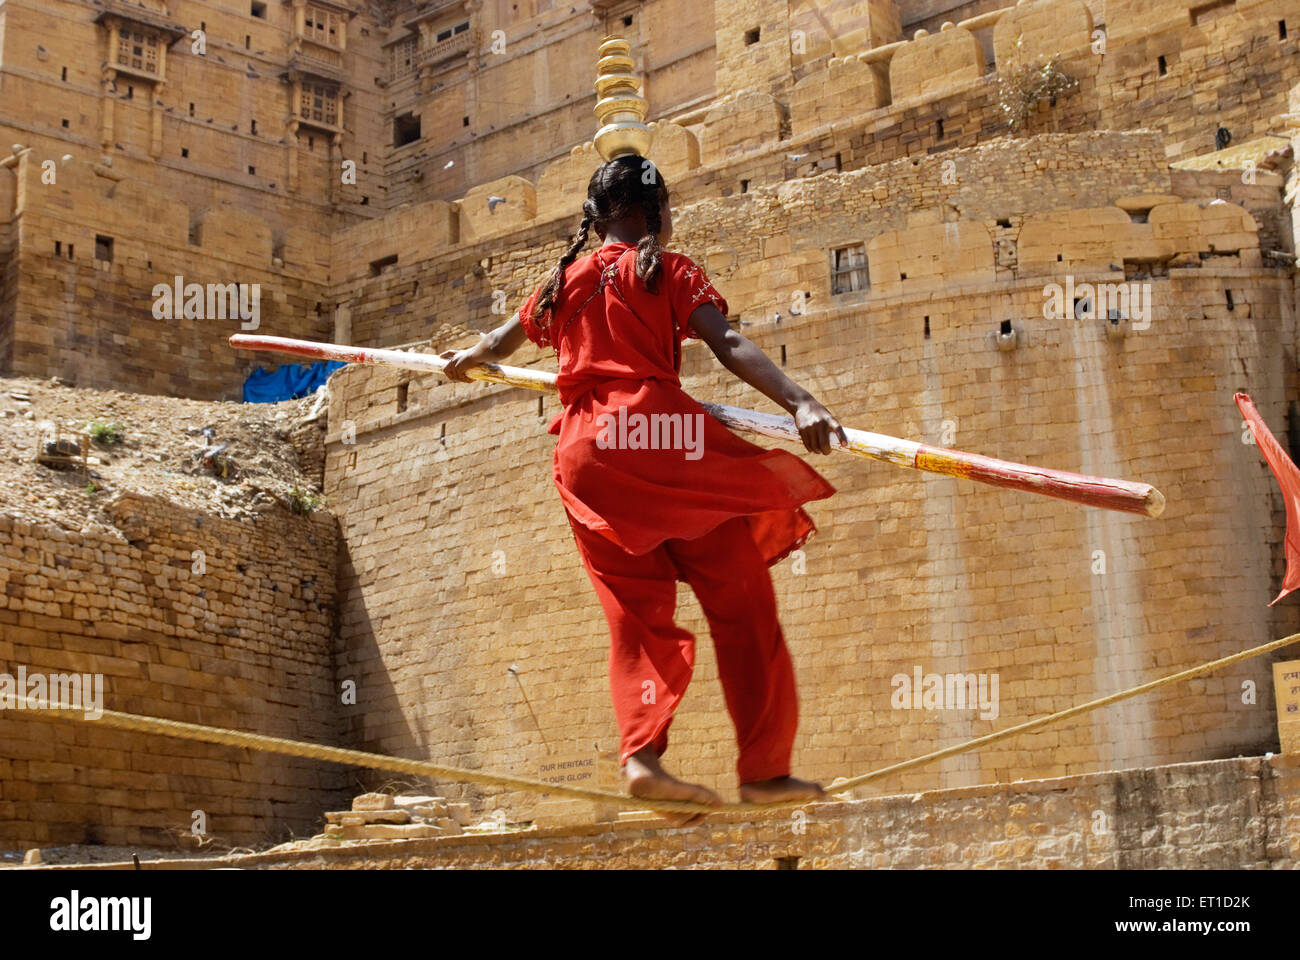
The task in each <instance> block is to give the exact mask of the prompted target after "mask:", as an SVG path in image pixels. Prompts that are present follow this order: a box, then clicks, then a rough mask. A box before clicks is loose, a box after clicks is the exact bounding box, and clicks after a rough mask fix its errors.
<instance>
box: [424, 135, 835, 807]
mask: <svg viewBox="0 0 1300 960" xmlns="http://www.w3.org/2000/svg"><path fill="white" fill-rule="evenodd" d="M592 229H594V230H595V231H596V234H597V236H599V237H600V239H601V240H602V241H603V243H602V244H601V246H600V247H599V248H598V249H597V250H595V251H594V252H593V253H591V254H589V255H587V256H584V257H581V258H579V256H578V254H579V253H581V252H582V249H583V247H585V246H586V244H587V240H588V235H589V233H590V231H591V230H592ZM672 232H673V228H672V211H671V209H670V207H669V202H668V189H667V186H666V184H664V182H663V179H662V177H661V176H659V174H658V171H657V170H655V169H654V167H653V165H651V164H650V162H649V161H648V160H644V159H643V158H641V157H639V156H636V155H629V156H622V157H617V158H615V159H614V160H612V161H610V162H609V163H606V164H603V165H602V166H601V167H600V168H598V169H597V170H596V172H595V173H594V174H593V175H592V177H591V181H590V183H589V184H588V186H587V199H586V202H585V203H583V205H582V222H581V224H580V225H579V227H578V232H577V234H576V235H575V236H574V239H573V244H572V246H570V247H569V249H568V251H567V252H566V253H565V254H564V256H563V257H561V258H560V262H559V263H558V264H557V265H556V267H555V269H554V270H553V271H552V272H551V274H550V276H549V278H548V279H547V280H546V281H545V282H544V283H542V284H541V285H540V286H539V287H538V288H537V289H536V290H535V291H534V292H533V294H532V296H530V297H529V298H528V300H527V301H526V302H525V303H524V305H523V307H522V308H520V310H519V312H518V313H517V314H516V315H515V316H514V317H512V318H511V319H510V320H509V321H508V322H506V323H505V324H503V325H502V326H500V327H498V328H497V329H496V330H493V331H492V332H491V333H489V334H487V335H486V336H484V337H483V339H482V340H481V341H480V342H479V343H478V344H477V345H476V346H474V347H472V348H470V349H468V350H460V351H448V352H447V353H444V354H443V357H444V358H447V359H448V360H449V362H448V364H447V366H446V370H445V372H446V374H447V376H448V377H450V378H451V379H453V380H461V381H466V382H468V381H469V379H470V378H469V376H468V375H467V373H466V371H467V370H469V368H471V367H474V366H477V365H478V364H481V363H489V362H497V361H500V360H504V359H505V358H506V357H508V356H509V355H510V354H512V353H513V352H514V351H515V350H516V349H518V348H519V347H520V346H521V345H522V344H523V341H524V339H525V338H527V339H529V340H531V341H532V342H533V343H535V344H537V345H538V346H540V347H553V348H554V349H555V351H556V354H557V357H558V361H559V374H558V387H559V394H560V402H561V404H562V405H563V410H562V412H561V413H559V414H558V415H557V416H556V417H555V419H553V420H552V421H551V424H550V432H551V433H553V434H558V435H559V440H558V442H557V444H556V447H555V456H554V470H553V473H554V479H555V486H556V488H557V489H558V490H559V493H560V500H561V501H562V503H563V505H564V509H565V513H566V514H567V515H568V521H569V526H570V527H571V529H572V531H573V535H574V539H575V541H576V542H577V546H578V552H579V555H580V556H581V558H582V562H583V564H584V566H585V567H586V569H587V573H588V576H589V577H590V578H591V583H592V586H593V587H594V588H595V591H596V595H597V597H598V598H599V599H600V603H601V606H602V608H603V609H604V612H605V617H606V619H607V621H608V623H609V631H610V653H609V676H610V687H611V690H612V693H613V700H614V712H615V715H616V717H617V719H618V727H619V732H620V735H621V741H622V742H621V747H620V762H621V764H622V768H623V775H624V778H625V782H626V787H627V789H628V792H629V793H631V794H632V795H633V796H636V797H642V798H655V799H667V800H690V801H695V802H698V803H703V804H708V805H717V804H719V803H721V802H722V801H721V799H720V798H719V797H718V796H717V795H716V794H715V793H714V792H713V791H711V790H709V789H707V788H705V787H703V786H700V785H697V784H690V783H685V782H683V781H681V780H678V779H676V778H675V777H673V776H671V775H670V774H669V773H668V772H667V771H666V770H664V768H663V765H662V763H661V760H660V758H661V757H662V756H663V754H664V751H665V750H666V749H667V747H668V727H669V725H670V724H671V722H672V718H673V713H674V711H675V710H676V708H677V705H678V703H679V702H680V701H681V698H682V695H683V694H684V693H685V691H686V686H687V684H688V683H689V681H690V679H691V672H692V668H693V666H694V659H695V642H694V637H693V636H692V635H691V634H690V633H689V632H687V631H686V630H683V629H681V628H680V627H678V626H677V625H676V623H675V622H674V613H675V607H676V600H677V594H676V590H677V581H678V580H680V581H682V582H684V583H687V584H689V585H690V587H691V589H692V590H693V591H694V592H695V596H696V597H697V598H698V599H699V601H700V606H701V608H702V609H703V611H704V616H705V618H706V619H707V621H708V624H709V633H710V636H711V637H712V639H713V642H714V647H715V650H716V653H717V660H718V674H719V677H720V679H721V682H722V689H723V693H724V695H725V699H726V703H727V709H728V712H729V713H730V714H731V719H732V721H733V723H734V724H735V728H736V740H737V744H738V747H739V759H738V763H737V773H738V775H739V780H740V796H741V799H742V800H745V801H748V802H752V803H774V802H779V801H788V800H795V801H798V800H817V799H822V798H824V796H825V795H824V794H823V792H822V789H821V787H820V786H819V785H817V784H815V783H810V782H807V781H804V780H797V779H795V778H793V777H791V776H790V754H791V750H792V748H793V744H794V735H795V727H796V725H797V723H798V702H797V697H796V693H795V681H794V670H793V667H792V665H791V661H790V654H789V652H788V651H787V649H786V645H785V639H784V636H783V634H782V631H781V624H780V622H779V621H778V619H777V609H776V600H775V595H774V593H773V589H772V579H771V575H770V574H769V572H768V566H769V565H771V564H773V563H776V562H777V561H778V560H781V559H782V558H784V557H785V556H787V555H788V554H789V553H790V552H791V551H792V550H794V549H796V548H797V547H799V546H801V545H802V544H803V543H804V542H805V541H806V540H807V539H808V538H809V537H810V536H811V535H812V534H813V533H814V532H815V530H816V528H815V526H814V525H813V522H812V520H811V518H809V516H808V514H807V513H806V512H805V511H804V509H803V506H802V505H803V504H804V503H806V502H808V501H810V500H821V499H824V498H826V497H829V496H831V495H832V494H834V493H835V488H834V487H832V486H831V484H830V483H828V482H827V481H826V480H825V479H824V478H822V476H821V475H820V474H818V473H817V471H815V470H814V469H813V468H812V467H810V466H809V465H808V464H806V463H804V461H803V460H801V459H800V458H799V457H797V456H795V455H794V454H792V453H788V452H786V451H783V450H767V449H764V448H762V447H759V446H756V445H754V444H752V443H749V442H748V441H746V440H742V439H741V438H740V437H738V436H736V435H735V434H733V433H732V432H731V431H730V430H728V429H727V428H726V427H724V426H723V425H722V424H721V423H719V422H718V421H717V420H715V419H714V418H713V417H711V416H709V415H708V414H707V413H705V412H704V409H703V407H701V406H700V405H699V404H698V403H697V402H696V401H695V400H693V399H692V398H691V397H690V396H688V395H687V394H686V393H685V392H684V391H683V390H682V387H681V380H680V379H679V371H680V369H681V342H682V341H683V340H684V339H685V338H687V337H698V338H699V339H701V340H703V341H704V342H705V343H706V344H708V346H709V348H710V349H711V350H712V351H713V353H714V355H715V356H716V357H717V358H718V360H719V361H720V362H721V363H722V365H723V366H724V367H726V368H727V369H728V370H730V371H731V372H732V373H734V374H735V375H736V376H738V377H739V378H740V379H742V380H744V381H745V382H746V383H748V384H750V385H751V386H752V387H754V388H755V389H757V390H759V391H761V392H762V393H764V394H766V395H767V396H768V397H770V398H771V399H772V400H773V401H775V402H776V403H778V404H780V405H781V406H782V407H784V408H785V409H786V410H787V411H788V412H789V413H790V414H791V415H792V416H793V417H794V420H795V423H796V425H797V426H798V428H799V434H800V436H801V438H802V439H803V442H804V446H805V447H807V448H808V449H809V450H810V451H813V452H816V453H822V454H828V453H830V452H831V436H832V434H835V435H837V436H838V437H839V439H840V441H841V442H844V443H847V442H848V441H847V438H846V437H845V435H844V431H843V429H842V428H841V427H840V425H839V423H838V422H837V421H836V420H835V418H834V417H832V416H831V414H830V412H829V411H828V410H827V409H826V408H825V407H824V406H822V405H821V404H820V403H818V402H817V400H816V399H814V398H813V396H812V395H811V394H810V393H809V392H808V391H807V390H804V389H803V388H802V387H800V386H799V385H798V384H796V383H794V382H793V381H791V380H790V379H789V378H788V377H786V376H785V374H783V373H782V372H781V370H780V369H779V368H778V367H777V366H776V365H775V364H773V363H772V361H771V360H769V359H768V358H767V356H766V355H764V354H763V352H762V351H761V350H759V349H758V347H756V346H755V345H754V344H753V343H752V342H750V341H749V340H748V339H746V338H745V337H743V336H742V335H741V334H740V333H739V332H737V331H736V330H733V329H732V328H731V326H730V324H728V322H727V302H726V301H725V300H724V299H723V298H722V296H721V295H720V294H719V293H718V291H717V290H716V289H714V287H713V284H712V283H711V282H710V281H709V278H708V277H707V276H706V275H705V273H704V271H703V270H702V269H701V268H700V267H699V266H698V265H697V264H696V263H694V262H693V261H692V260H691V259H690V258H689V257H686V256H683V255H682V254H680V253H672V252H669V251H667V250H665V249H663V248H664V246H665V245H666V244H667V243H668V242H669V240H670V239H671V238H672ZM637 415H640V416H639V417H638V416H637ZM656 415H658V418H657V417H656ZM623 418H625V419H623ZM647 422H648V423H651V424H660V425H663V424H671V425H672V430H671V431H670V430H669V429H668V428H667V427H665V428H664V429H663V430H662V433H661V435H660V437H659V439H661V438H663V437H669V438H671V439H672V440H673V441H674V442H672V443H667V444H661V443H655V442H654V441H653V440H651V439H650V438H648V437H646V435H645V432H644V430H643V431H642V433H641V435H640V437H638V436H637V432H636V428H635V426H634V428H633V429H632V430H628V429H627V425H628V424H632V425H635V424H637V423H641V424H645V423H647ZM673 431H675V432H673ZM654 436H655V433H654V427H653V426H652V428H651V431H650V437H654ZM665 446H667V447H672V449H664V447H665ZM679 819H681V818H679ZM694 819H697V818H695V817H691V818H686V819H685V822H691V821H693V820H694Z"/></svg>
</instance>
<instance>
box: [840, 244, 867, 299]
mask: <svg viewBox="0 0 1300 960" xmlns="http://www.w3.org/2000/svg"><path fill="white" fill-rule="evenodd" d="M870 289H871V282H870V275H869V274H868V272H867V245H866V244H865V243H858V244H854V245H853V246H851V247H837V248H835V249H834V250H832V251H831V293H851V292H852V291H855V290H870Z"/></svg>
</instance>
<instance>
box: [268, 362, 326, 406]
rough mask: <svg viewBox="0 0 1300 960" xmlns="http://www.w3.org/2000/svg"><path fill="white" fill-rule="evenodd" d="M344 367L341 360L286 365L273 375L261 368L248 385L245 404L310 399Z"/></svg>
mask: <svg viewBox="0 0 1300 960" xmlns="http://www.w3.org/2000/svg"><path fill="white" fill-rule="evenodd" d="M341 366H343V361H341V360H317V361H316V362H315V363H282V364H280V366H278V367H276V368H275V369H274V370H271V371H269V372H268V371H266V370H263V369H262V368H261V367H258V368H257V369H256V370H254V371H253V372H252V373H250V374H249V375H248V379H247V380H245V381H244V402H245V403H277V402H279V401H281V400H297V399H298V398H299V397H305V396H308V395H310V394H313V393H315V392H316V391H317V390H318V389H319V388H320V386H321V384H323V383H324V382H325V381H326V380H327V379H328V378H329V375H330V374H331V373H333V372H334V371H335V370H337V369H338V368H339V367H341Z"/></svg>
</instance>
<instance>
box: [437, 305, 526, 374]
mask: <svg viewBox="0 0 1300 960" xmlns="http://www.w3.org/2000/svg"><path fill="white" fill-rule="evenodd" d="M527 339H528V335H527V334H526V333H525V332H524V326H523V324H521V323H520V322H519V314H517V313H516V314H515V315H514V316H513V317H511V318H510V319H509V320H507V321H506V322H505V323H503V324H501V326H499V327H497V328H496V329H495V330H493V331H492V332H491V333H486V334H484V335H483V339H481V340H480V341H479V342H478V343H476V344H475V345H474V346H472V347H470V348H469V349H467V350H448V351H447V352H445V353H442V354H439V356H441V357H442V359H444V360H447V361H448V363H447V366H445V367H443V370H442V372H443V373H444V374H446V375H447V377H448V378H449V379H451V380H459V381H461V382H462V383H469V382H470V376H469V374H468V373H467V372H466V371H468V370H469V368H470V367H477V366H479V365H480V364H484V363H496V362H497V361H498V360H504V359H505V358H506V357H508V356H510V354H512V353H514V352H515V351H516V350H518V349H519V348H520V347H521V346H523V343H524V341H525V340H527Z"/></svg>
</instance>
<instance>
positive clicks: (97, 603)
mask: <svg viewBox="0 0 1300 960" xmlns="http://www.w3.org/2000/svg"><path fill="white" fill-rule="evenodd" d="M110 516H111V518H112V522H113V525H112V526H107V525H101V524H97V523H92V524H89V525H88V526H87V527H86V528H84V529H82V530H76V529H69V528H66V527H62V526H58V525H56V524H53V523H51V522H49V521H48V520H44V521H38V520H29V519H24V518H23V517H22V516H16V515H4V516H0V672H2V673H5V674H8V675H9V676H10V677H16V676H17V671H18V668H19V667H24V668H25V669H26V672H27V674H28V675H29V676H31V675H33V674H36V673H42V674H46V675H49V674H55V673H65V674H66V673H89V674H100V675H102V683H103V692H104V702H103V704H102V706H104V707H106V708H107V709H113V710H118V711H124V712H128V713H137V714H144V715H147V716H157V717H164V718H169V719H173V720H184V721H188V722H192V723H202V724H209V725H213V726H221V727H230V728H233V729H237V730H250V731H253V732H257V733H267V734H271V735H272V736H281V737H289V738H295V739H302V740H308V741H316V742H324V743H330V742H334V740H335V736H336V733H337V729H338V726H337V725H338V722H339V715H338V706H337V704H338V703H339V695H338V691H337V689H336V688H335V687H334V685H333V681H332V672H331V650H330V633H331V625H332V621H333V616H332V608H333V600H334V553H335V542H336V531H335V527H334V524H333V521H332V519H331V518H329V517H328V516H321V515H317V516H315V517H311V518H307V517H297V516H290V515H288V514H283V513H281V514H278V515H275V516H271V515H263V516H262V517H261V518H260V519H259V520H258V522H257V523H256V524H255V525H253V524H246V523H240V522H236V521H232V520H224V519H221V518H218V517H213V516H210V515H203V514H198V513H192V512H190V511H187V510H183V509H180V508H178V507H175V506H173V505H171V504H168V503H166V502H163V501H161V500H157V499H153V498H149V497H144V496H138V495H133V494H122V495H120V497H119V499H117V500H116V501H115V502H114V503H113V504H112V506H111V507H110ZM345 776H346V774H345V771H344V770H343V768H340V767H338V766H334V765H326V764H322V763H319V762H316V761H308V760H298V759H295V758H289V757H283V756H280V755H278V754H271V753H264V752H257V751H248V750H241V749H234V748H229V747H219V746H214V745H209V744H202V743H193V742H190V741H185V740H178V739H174V738H171V737H162V736H154V735H148V734H135V733H126V732H122V731H119V730H112V729H106V728H103V727H100V726H97V725H96V724H95V723H94V722H89V723H72V722H68V721H65V720H58V721H52V720H48V719H41V718H34V717H32V716H30V715H29V714H28V713H25V712H24V711H21V710H5V711H3V712H0V844H7V845H13V846H20V847H21V846H51V845H61V844H70V843H106V844H144V845H153V846H163V847H167V846H172V845H174V844H175V843H176V842H177V838H178V837H179V836H183V835H188V834H190V831H191V827H192V826H193V824H194V811H196V810H198V811H203V813H204V816H205V818H206V832H207V835H208V836H210V837H212V838H214V839H216V840H217V841H218V842H219V843H226V844H255V843H263V842H266V841H268V840H276V839H281V838H284V837H286V836H288V835H291V834H295V835H303V834H308V835H309V834H312V833H315V832H316V831H317V829H318V828H319V825H320V815H321V812H322V811H323V810H327V809H331V808H334V807H336V806H337V805H338V804H339V803H340V802H343V801H344V797H345V796H346V794H345V786H346V779H345Z"/></svg>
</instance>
